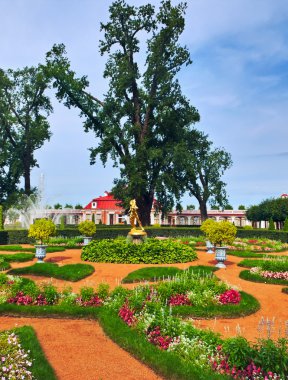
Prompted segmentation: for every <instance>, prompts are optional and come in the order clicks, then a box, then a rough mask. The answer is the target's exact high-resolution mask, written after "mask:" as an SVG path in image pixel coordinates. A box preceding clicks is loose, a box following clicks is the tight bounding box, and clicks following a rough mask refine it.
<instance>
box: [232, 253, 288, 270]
mask: <svg viewBox="0 0 288 380" xmlns="http://www.w3.org/2000/svg"><path fill="white" fill-rule="evenodd" d="M238 265H239V266H240V267H248V268H252V267H260V268H261V269H263V270H268V271H271V272H287V271H288V257H286V256H282V257H281V258H278V257H276V258H274V259H272V260H249V259H247V260H242V261H240V263H239V264H238Z"/></svg>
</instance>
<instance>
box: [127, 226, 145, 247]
mask: <svg viewBox="0 0 288 380" xmlns="http://www.w3.org/2000/svg"><path fill="white" fill-rule="evenodd" d="M146 238H147V233H146V232H145V231H143V230H136V229H132V230H131V231H130V232H128V235H127V239H128V240H129V241H131V242H132V243H133V244H142V243H144V241H145V239H146Z"/></svg>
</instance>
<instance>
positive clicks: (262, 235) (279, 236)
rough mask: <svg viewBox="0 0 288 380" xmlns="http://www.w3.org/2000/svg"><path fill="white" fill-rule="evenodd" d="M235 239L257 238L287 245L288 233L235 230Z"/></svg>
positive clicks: (263, 230)
mask: <svg viewBox="0 0 288 380" xmlns="http://www.w3.org/2000/svg"><path fill="white" fill-rule="evenodd" d="M236 236H237V237H239V238H248V239H251V238H258V239H270V240H279V241H282V242H283V243H288V232H287V231H271V230H265V229H258V228H255V229H253V230H244V229H240V228H238V229H237V235H236Z"/></svg>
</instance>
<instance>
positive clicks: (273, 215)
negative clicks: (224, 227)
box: [246, 198, 288, 227]
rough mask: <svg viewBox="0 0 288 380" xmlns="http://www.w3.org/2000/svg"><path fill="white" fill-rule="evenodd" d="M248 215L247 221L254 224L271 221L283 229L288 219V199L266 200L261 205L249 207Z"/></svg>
mask: <svg viewBox="0 0 288 380" xmlns="http://www.w3.org/2000/svg"><path fill="white" fill-rule="evenodd" d="M246 215H247V219H249V220H251V221H253V222H259V221H261V220H264V221H269V220H271V222H276V223H278V225H279V226H280V227H281V226H282V225H283V223H284V221H285V220H286V219H287V218H288V199H287V198H275V199H265V200H264V201H262V202H261V203H260V204H259V205H254V206H251V207H249V208H248V210H247V212H246Z"/></svg>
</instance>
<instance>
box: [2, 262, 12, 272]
mask: <svg viewBox="0 0 288 380" xmlns="http://www.w3.org/2000/svg"><path fill="white" fill-rule="evenodd" d="M9 268H11V265H10V264H9V263H8V262H7V261H2V262H0V271H3V270H7V269H9Z"/></svg>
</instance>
